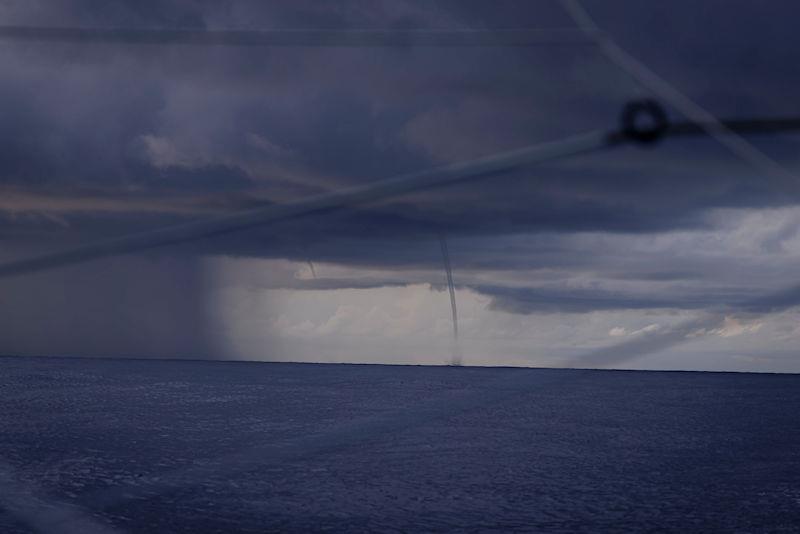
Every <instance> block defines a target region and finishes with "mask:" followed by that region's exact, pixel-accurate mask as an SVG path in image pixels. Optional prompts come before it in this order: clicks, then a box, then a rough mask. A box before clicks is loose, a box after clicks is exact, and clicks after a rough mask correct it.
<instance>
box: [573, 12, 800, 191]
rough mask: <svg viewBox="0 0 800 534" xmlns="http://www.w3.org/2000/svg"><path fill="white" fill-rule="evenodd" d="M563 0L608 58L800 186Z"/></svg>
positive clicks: (725, 141)
mask: <svg viewBox="0 0 800 534" xmlns="http://www.w3.org/2000/svg"><path fill="white" fill-rule="evenodd" d="M560 2H561V5H562V6H563V7H564V9H565V10H566V11H567V13H568V14H569V15H570V17H572V19H573V20H574V21H575V24H577V25H578V27H579V28H580V29H581V30H583V31H584V32H586V35H587V36H588V37H591V38H592V39H594V40H595V42H596V43H597V45H598V47H599V48H600V50H601V51H602V52H603V53H604V54H605V55H606V57H607V58H608V59H609V60H610V61H611V62H612V63H614V64H616V65H617V66H618V67H619V68H621V69H622V70H623V71H625V72H627V73H628V74H629V75H630V76H631V77H632V78H633V79H634V80H636V81H637V82H638V83H639V84H640V85H641V86H643V87H644V88H645V89H647V90H649V91H650V92H652V93H653V94H654V95H656V96H658V97H659V98H661V99H663V100H664V101H665V102H667V103H669V104H670V105H671V106H672V107H674V108H675V109H676V110H678V111H679V112H680V113H681V114H683V115H684V116H685V117H686V118H687V119H689V120H690V121H692V122H694V123H695V124H697V125H698V126H700V127H701V128H702V129H703V131H705V132H706V133H707V134H708V135H709V136H711V137H712V138H713V139H715V140H716V141H717V142H718V143H720V144H721V145H722V146H724V147H726V148H727V149H728V150H729V151H731V152H732V153H733V154H734V155H736V156H737V157H739V158H740V159H742V160H743V161H745V162H747V163H749V164H750V165H752V166H753V167H755V168H756V169H760V170H762V171H764V172H765V173H766V174H767V175H768V176H769V177H771V178H772V179H774V180H776V181H777V182H778V185H783V186H785V185H790V186H795V187H796V186H797V185H798V179H797V176H796V175H795V174H793V173H792V172H790V171H789V170H787V169H786V168H785V167H784V166H782V165H781V164H780V163H778V162H777V161H775V160H774V159H772V158H771V157H769V156H768V155H766V154H765V153H764V152H762V151H761V150H759V149H758V148H756V147H755V146H753V145H752V144H751V143H749V142H748V141H747V140H746V139H745V138H743V137H742V136H741V135H739V134H737V133H736V131H734V130H733V129H732V128H730V127H729V126H727V125H726V124H724V123H723V122H722V121H720V120H719V119H717V117H716V116H714V115H713V114H712V113H710V112H709V111H707V110H706V109H704V108H703V107H702V106H700V105H699V104H697V103H696V102H694V101H693V100H692V99H691V98H689V97H688V96H686V95H685V94H683V93H682V92H680V91H679V90H678V89H676V88H675V87H674V86H673V85H672V84H670V83H669V82H667V81H666V80H665V79H664V78H662V77H661V76H659V75H658V74H656V73H655V72H653V71H652V70H651V69H650V68H648V67H647V66H646V65H645V64H644V63H642V62H641V61H639V60H638V59H636V58H635V57H633V56H631V55H630V54H629V53H628V52H626V51H625V50H624V49H623V48H622V47H621V46H619V45H618V44H617V43H616V42H615V41H614V40H613V39H612V38H611V37H610V36H609V35H608V34H607V33H605V32H603V31H602V30H601V29H600V27H599V26H598V25H597V23H596V22H595V20H594V19H593V18H592V17H591V16H590V15H589V12H588V11H586V9H584V7H583V5H582V4H581V3H580V1H579V0H560Z"/></svg>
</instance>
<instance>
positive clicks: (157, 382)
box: [0, 358, 800, 534]
mask: <svg viewBox="0 0 800 534" xmlns="http://www.w3.org/2000/svg"><path fill="white" fill-rule="evenodd" d="M0 392H1V393H2V395H0V403H2V404H1V405H0V532H3V533H16V532H48V533H49V532H54V533H60V532H70V533H72V532H82V533H89V534H92V533H94V532H225V533H227V532H273V531H285V532H318V531H349V532H363V531H373V532H393V531H402V532H430V531H435V532H445V531H453V532H473V531H490V530H495V531H503V532H508V531H526V532H656V531H657V532H664V531H667V532H711V531H726V532H800V375H766V374H765V375H757V374H728V373H682V372H633V371H582V370H547V369H504V368H458V367H401V366H397V367H393V366H368V365H315V364H285V363H243V362H197V361H146V360H87V359H58V358H47V359H44V358H37V359H27V358H0Z"/></svg>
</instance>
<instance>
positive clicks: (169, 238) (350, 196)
mask: <svg viewBox="0 0 800 534" xmlns="http://www.w3.org/2000/svg"><path fill="white" fill-rule="evenodd" d="M623 141H624V139H620V138H618V137H615V136H613V135H609V134H608V133H606V132H602V131H596V132H590V133H587V134H583V135H578V136H575V137H570V138H568V139H563V140H560V141H553V142H550V143H544V144H540V145H534V146H530V147H526V148H521V149H518V150H512V151H509V152H503V153H501V154H497V155H494V156H489V157H486V158H480V159H476V160H473V161H469V162H465V163H455V164H451V165H444V166H441V167H435V168H433V169H429V170H425V171H420V172H415V173H411V174H405V175H402V176H397V177H394V178H388V179H385V180H380V181H376V182H372V183H369V184H366V185H361V186H356V187H350V188H347V189H342V190H340V191H335V192H333V193H325V194H321V195H316V196H312V197H310V198H306V199H301V200H297V201H295V202H289V203H286V204H271V205H268V206H264V207H260V208H255V209H251V210H247V211H241V212H236V213H231V214H226V215H221V216H218V217H212V218H209V219H203V220H199V221H194V222H188V223H184V224H179V225H175V226H169V227H165V228H161V229H157V230H152V231H147V232H141V233H137V234H130V235H127V236H122V237H119V238H114V239H107V240H104V241H99V242H95V243H90V244H87V245H83V246H78V247H75V248H70V249H67V250H62V251H59V252H54V253H50V254H44V255H42V256H37V257H33V258H28V259H22V260H19V261H12V262H8V263H5V264H0V277H7V276H14V275H20V274H28V273H33V272H38V271H44V270H47V269H54V268H57V267H63V266H66V265H71V264H75V263H81V262H85V261H89V260H93V259H99V258H105V257H110V256H118V255H121V254H128V253H131V252H137V251H142V250H148V249H153V248H156V247H162V246H165V245H174V244H178V243H184V242H187V241H193V240H196V239H202V238H205V237H211V236H216V235H221V234H226V233H229V232H234V231H237V230H242V229H245V228H250V227H254V226H259V225H264V224H269V223H274V222H278V221H284V220H287V219H292V218H295V217H300V216H304V215H309V214H313V213H320V212H325V211H331V210H335V209H340V208H347V207H352V206H359V205H363V204H368V203H372V202H376V201H380V200H385V199H387V198H391V197H395V196H398V195H403V194H406V193H413V192H416V191H421V190H425V189H430V188H433V187H437V186H443V185H448V184H454V183H458V182H464V181H467V180H475V179H479V178H486V177H488V176H492V175H495V174H498V173H502V172H506V171H510V170H512V169H515V168H518V167H521V166H523V165H530V164H533V163H540V162H543V161H549V160H554V159H559V158H567V157H570V156H575V155H578V154H584V153H587V152H594V151H597V150H601V149H604V148H608V147H611V146H615V145H617V144H619V143H621V142H623Z"/></svg>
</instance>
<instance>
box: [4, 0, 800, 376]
mask: <svg viewBox="0 0 800 534" xmlns="http://www.w3.org/2000/svg"><path fill="white" fill-rule="evenodd" d="M584 6H585V7H586V9H587V11H589V12H590V13H591V15H592V16H593V17H594V18H595V19H596V22H597V23H598V24H599V26H600V27H601V28H602V29H603V30H605V31H606V32H607V33H608V34H609V35H610V36H611V37H612V38H613V39H614V40H615V41H616V42H617V43H618V44H619V45H620V46H622V47H623V48H624V49H626V50H627V51H628V52H630V53H631V54H632V55H633V56H635V57H637V58H638V59H639V60H641V61H642V62H643V63H644V64H646V65H647V66H648V67H650V68H651V69H652V70H653V71H655V72H657V73H658V74H659V75H661V76H662V77H663V78H665V79H666V80H668V81H669V83H671V84H672V85H674V86H675V87H676V88H678V89H679V90H680V91H682V92H683V93H685V94H686V95H687V96H689V97H690V98H691V99H693V100H694V101H696V102H697V103H698V104H700V105H701V106H703V107H704V108H705V109H706V110H708V111H709V112H711V113H713V114H714V115H715V116H717V117H720V118H748V117H762V116H763V117H784V116H800V99H798V98H797V90H798V87H800V70H798V69H797V68H795V66H796V65H798V64H800V47H798V46H797V36H796V33H797V32H796V21H797V18H798V16H800V8H798V7H797V6H796V3H795V2H792V1H789V0H787V1H783V2H778V1H775V2H770V3H768V4H767V5H758V4H757V3H755V2H731V1H729V0H725V1H722V0H718V1H710V0H707V1H704V2H696V1H672V2H669V3H665V2H662V3H656V2H640V1H633V0H631V1H618V2H613V3H610V2H599V1H589V0H586V2H585V3H584ZM0 20H2V21H4V22H3V23H4V24H10V25H20V26H59V27H99V28H161V29H177V28H180V29H230V28H237V29H276V28H277V29H289V28H291V29H297V28H313V29H328V28H338V29H342V28H345V29H347V28H349V29H354V28H358V29H385V28H389V29H420V28H440V29H466V28H472V29H504V28H568V27H569V28H575V23H574V22H573V20H572V19H571V18H570V17H569V16H568V14H567V13H566V11H565V10H564V9H563V7H562V6H561V4H560V3H559V2H557V1H550V0H547V1H545V0H542V1H536V2H531V1H529V0H524V1H523V0H520V1H510V0H506V1H493V2H486V1H481V2H477V1H475V2H471V1H427V0H419V1H392V2H389V1H383V2H382V1H372V0H371V1H366V0H365V1H350V2H335V3H334V2H312V1H309V2H301V1H294V2H263V1H244V0H238V1H236V0H230V1H213V2H211V1H209V2H203V1H189V0H159V1H144V0H139V1H136V2H108V1H89V0H84V1H78V0H71V1H62V2H58V3H52V2H37V1H30V0H26V1H22V0H19V1H14V0H5V1H2V2H0ZM0 68H2V72H3V76H2V78H0V117H1V118H0V189H2V192H1V194H0V224H1V225H2V226H1V227H0V239H2V248H1V249H0V259H2V260H4V261H7V260H12V259H16V258H22V257H26V256H28V255H31V254H35V253H40V252H46V251H51V250H57V249H61V248H64V247H69V246H72V245H75V244H78V243H88V242H91V241H92V240H96V239H100V238H103V237H108V236H115V235H123V234H125V233H128V232H134V231H141V230H146V229H152V228H158V227H161V226H164V225H169V224H174V223H177V222H182V221H189V220H193V219H199V218H203V217H208V216H211V215H214V214H220V213H228V212H231V211H235V210H240V209H245V208H248V207H250V206H254V205H258V204H263V203H273V202H274V203H281V202H286V201H289V200H296V199H301V198H304V197H306V196H309V195H312V194H317V193H322V192H326V191H332V190H336V189H338V188H341V187H345V186H351V185H357V184H363V183H367V182H371V181H375V180H380V179H383V178H389V177H392V176H395V175H398V174H401V173H405V172H410V171H415V170H420V169H425V168H428V167H431V166H435V165H440V164H444V163H450V162H458V161H465V160H469V159H473V158H477V157H481V156H488V155H491V154H493V153H496V152H499V151H504V150H509V149H514V148H518V147H523V146H527V145H531V144H536V143H541V142H547V141H553V140H558V139H562V138H564V137H567V136H570V135H574V134H578V133H582V132H586V131H591V130H597V129H614V128H615V127H616V125H617V122H618V116H619V113H620V110H621V108H622V106H623V105H624V104H625V103H626V102H628V101H629V100H631V99H634V98H642V97H644V96H648V94H649V93H648V92H647V90H645V89H643V88H641V87H639V86H638V85H637V83H636V82H635V81H634V80H633V79H631V77H630V76H629V75H628V74H626V73H625V72H623V71H622V70H621V69H620V68H619V67H617V66H616V65H614V64H613V63H612V62H610V61H609V60H608V59H607V58H606V57H605V56H604V55H603V53H602V52H601V51H600V50H599V49H598V48H597V47H596V46H594V45H591V44H586V43H585V42H584V43H580V42H573V43H570V44H563V43H562V44H549V45H539V46H528V47H511V46H487V47H464V46H461V47H458V46H454V47H422V46H420V47H408V46H395V47H348V48H341V47H303V46H300V47H275V48H269V47H222V46H217V47H208V46H194V45H169V46H161V45H142V44H139V45H135V44H108V43H106V44H65V43H56V42H35V41H26V42H18V41H0ZM664 105H665V108H666V109H667V112H668V114H669V116H670V118H671V119H673V120H682V119H683V117H681V115H680V114H679V113H678V112H677V111H676V110H674V109H672V108H671V107H670V106H669V104H668V103H666V102H665V103H664ZM748 140H749V141H750V142H752V143H753V144H754V145H755V146H756V147H757V148H758V149H759V150H761V151H763V152H764V153H766V154H767V155H768V156H769V157H771V158H773V159H774V160H776V161H777V162H778V163H779V164H780V165H782V166H783V167H784V168H785V169H787V170H788V171H789V172H790V173H793V174H796V175H797V184H795V183H794V182H793V181H791V180H789V181H781V180H775V179H774V176H769V175H767V174H766V173H765V172H764V170H763V169H760V168H754V167H753V166H752V165H750V164H748V163H746V162H743V161H741V160H740V159H738V158H737V157H736V156H734V155H732V154H731V153H730V152H729V151H728V150H726V149H725V148H724V147H722V146H721V145H720V144H719V143H717V142H716V141H714V140H712V139H710V138H705V137H695V138H685V139H680V140H672V139H670V140H666V141H665V142H663V143H660V144H658V145H657V146H655V147H652V148H641V147H637V146H626V147H621V148H616V149H614V150H611V151H606V152H603V153H599V154H594V155H585V156H580V157H574V158H571V159H568V160H562V161H558V162H553V163H548V164H541V165H536V166H528V167H525V168H523V169H519V170H516V171H514V172H509V173H506V174H504V175H497V176H492V177H490V178H487V179H485V180H481V181H475V182H471V183H468V184H461V185H454V186H450V187H446V188H441V189H436V190H428V191H423V192H419V193H416V194H414V195H409V196H406V197H402V198H396V199H393V200H391V201H388V202H383V203H381V204H376V205H371V206H366V207H361V208H359V209H357V210H356V209H349V210H341V211H339V212H336V213H331V214H327V215H314V216H310V217H307V218H303V219H298V220H295V221H293V222H291V223H288V222H287V223H282V224H280V225H272V226H266V227H260V228H257V229H252V230H247V231H243V232H240V233H236V234H230V235H227V236H224V237H219V238H215V239H208V240H204V241H202V242H196V243H192V244H191V245H180V246H175V247H170V248H165V249H161V250H158V251H157V252H150V253H147V254H139V255H135V256H127V257H120V258H114V259H108V260H100V261H96V262H93V263H87V264H84V265H80V266H73V267H69V268H66V269H62V270H59V271H55V272H49V273H40V274H35V275H23V276H17V277H14V278H8V279H4V280H2V281H0V319H2V320H1V321H0V352H2V353H5V354H25V355H73V356H81V355H83V356H109V357H115V356H135V357H173V358H219V359H255V360H293V361H326V362H327V361H347V362H379V363H432V364H442V363H446V362H448V361H450V360H451V359H452V358H453V355H454V354H458V355H460V356H461V357H462V358H463V361H464V363H466V364H475V365H530V366H582V367H585V366H600V367H623V368H660V369H713V370H757V371H792V372H800V354H798V350H797V346H798V341H800V323H798V318H800V314H799V313H798V309H797V307H796V305H798V304H800V289H798V288H800V268H798V267H800V206H798V202H800V165H798V161H797V160H798V157H797V154H798V145H799V142H800V135H798V134H780V135H761V136H753V137H749V138H748ZM440 235H445V236H446V238H447V243H448V248H449V251H450V256H451V262H452V265H453V276H454V280H455V284H456V297H457V299H456V300H457V303H458V312H459V320H460V324H459V327H460V339H459V341H458V343H456V342H454V341H453V336H452V319H451V312H450V301H449V297H448V294H447V287H446V278H445V274H444V271H443V267H442V266H443V260H442V255H441V248H440V243H439V236H440Z"/></svg>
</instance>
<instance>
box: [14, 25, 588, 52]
mask: <svg viewBox="0 0 800 534" xmlns="http://www.w3.org/2000/svg"><path fill="white" fill-rule="evenodd" d="M0 40H6V41H32V42H57V43H74V44H96V43H103V44H137V45H138V44H144V45H192V46H289V47H291V46H308V47H323V46H324V47H331V46H333V47H359V46H443V47H448V46H536V45H567V46H569V45H579V46H594V44H595V43H594V41H593V39H591V38H590V37H588V36H587V35H586V34H585V32H583V31H581V30H579V29H575V28H540V29H499V30H483V29H454V30H445V29H416V30H415V29H408V30H399V29H397V30H391V29H387V30H374V29H342V30H339V29H326V30H309V29H275V30H212V29H153V28H151V29H147V28H67V27H37V26H9V25H0Z"/></svg>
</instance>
